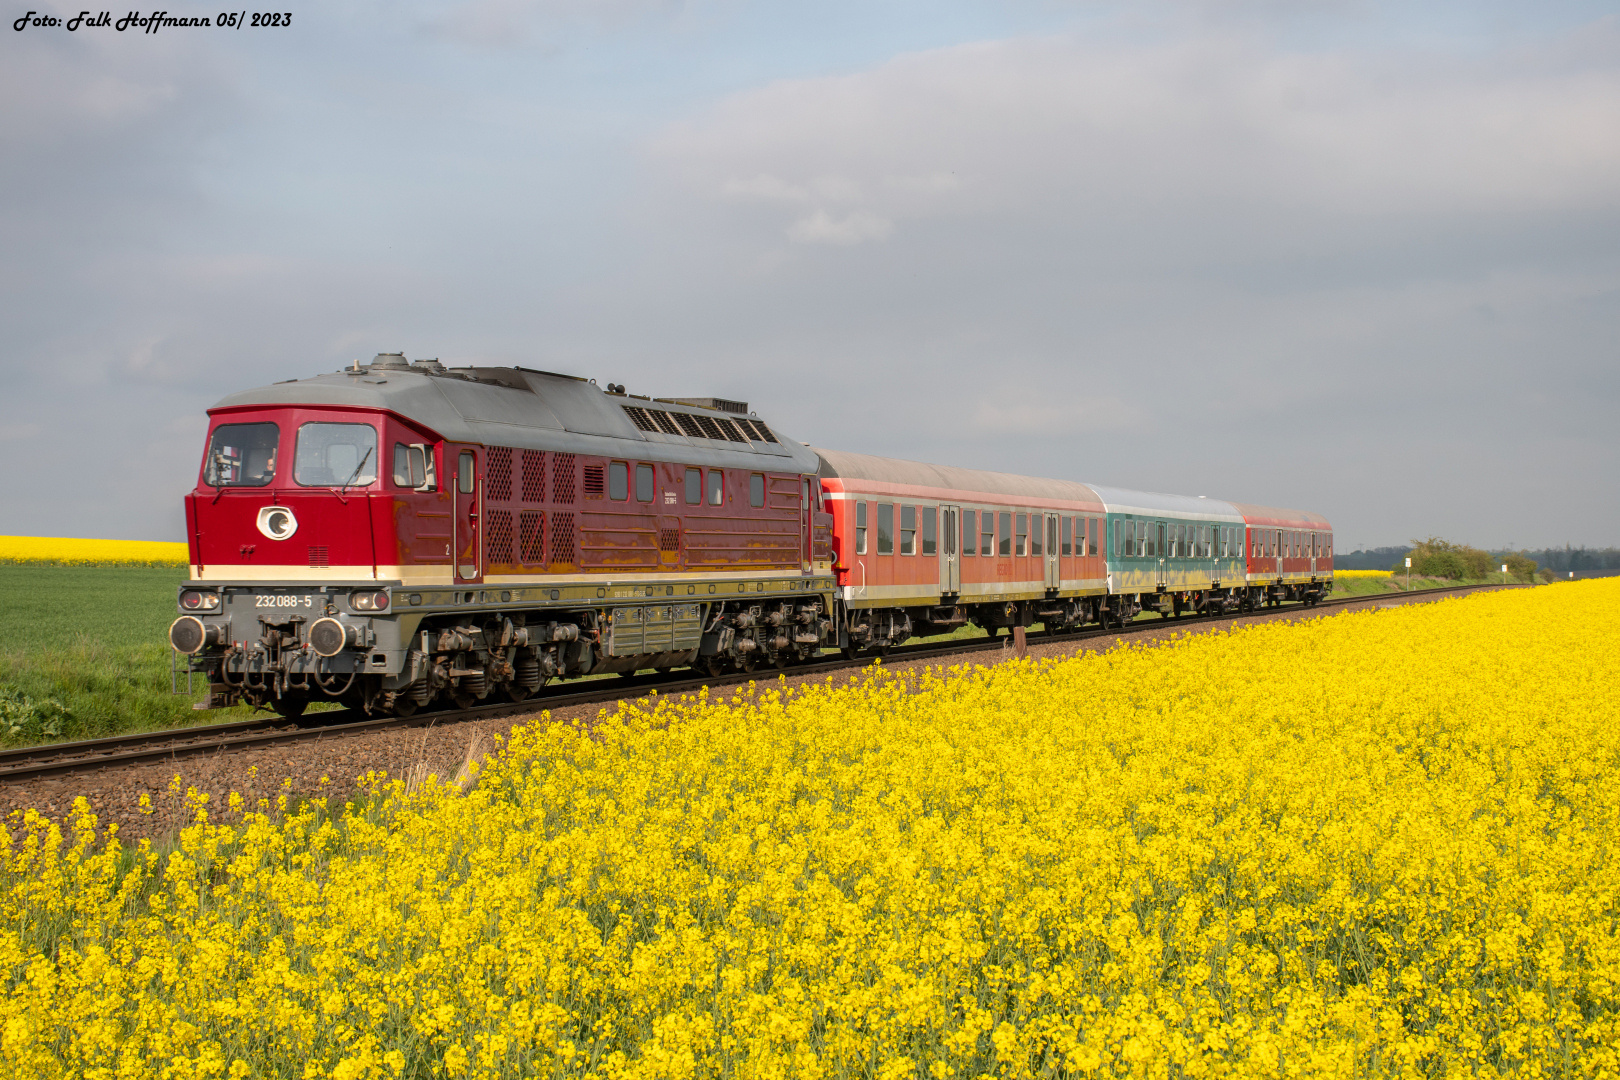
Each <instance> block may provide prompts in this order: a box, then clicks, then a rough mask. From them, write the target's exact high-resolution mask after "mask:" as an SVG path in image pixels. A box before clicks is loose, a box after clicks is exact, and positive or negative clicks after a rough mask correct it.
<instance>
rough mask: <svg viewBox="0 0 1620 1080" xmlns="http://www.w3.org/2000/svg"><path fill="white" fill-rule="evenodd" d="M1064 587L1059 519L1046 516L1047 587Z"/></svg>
mask: <svg viewBox="0 0 1620 1080" xmlns="http://www.w3.org/2000/svg"><path fill="white" fill-rule="evenodd" d="M1062 585H1063V563H1062V561H1061V553H1060V552H1059V550H1058V517H1057V515H1056V514H1047V515H1046V587H1047V588H1048V589H1056V588H1060V587H1062Z"/></svg>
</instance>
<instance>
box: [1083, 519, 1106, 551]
mask: <svg viewBox="0 0 1620 1080" xmlns="http://www.w3.org/2000/svg"><path fill="white" fill-rule="evenodd" d="M1083 520H1085V521H1087V522H1089V524H1088V525H1087V527H1086V554H1087V555H1100V554H1102V549H1100V548H1099V547H1098V546H1097V544H1098V541H1099V540H1100V538H1101V537H1100V534H1101V532H1102V519H1100V518H1085V519H1083Z"/></svg>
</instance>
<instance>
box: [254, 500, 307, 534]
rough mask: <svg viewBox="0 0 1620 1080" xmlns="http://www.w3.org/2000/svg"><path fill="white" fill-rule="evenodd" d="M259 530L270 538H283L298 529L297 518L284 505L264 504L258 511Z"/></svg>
mask: <svg viewBox="0 0 1620 1080" xmlns="http://www.w3.org/2000/svg"><path fill="white" fill-rule="evenodd" d="M259 531H260V532H262V533H263V534H264V535H266V536H268V537H269V538H270V539H272V540H285V539H287V537H289V536H291V535H292V534H293V533H295V532H297V531H298V519H297V518H295V517H293V512H292V511H291V510H289V509H287V508H286V507H285V506H266V507H264V508H263V509H261V510H260V511H259Z"/></svg>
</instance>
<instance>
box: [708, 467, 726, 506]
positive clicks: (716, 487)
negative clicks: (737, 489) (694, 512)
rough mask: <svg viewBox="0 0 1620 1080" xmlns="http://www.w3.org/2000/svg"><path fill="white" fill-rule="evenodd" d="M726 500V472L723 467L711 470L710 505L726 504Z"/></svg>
mask: <svg viewBox="0 0 1620 1080" xmlns="http://www.w3.org/2000/svg"><path fill="white" fill-rule="evenodd" d="M725 502H726V474H725V472H724V470H721V469H710V470H709V505H710V506H724V505H725Z"/></svg>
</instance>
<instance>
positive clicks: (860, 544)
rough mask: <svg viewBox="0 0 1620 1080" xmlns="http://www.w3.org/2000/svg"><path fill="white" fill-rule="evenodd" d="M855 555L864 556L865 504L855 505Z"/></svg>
mask: <svg viewBox="0 0 1620 1080" xmlns="http://www.w3.org/2000/svg"><path fill="white" fill-rule="evenodd" d="M855 554H857V555H865V554H866V504H865V503H864V502H858V503H856V504H855Z"/></svg>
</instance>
